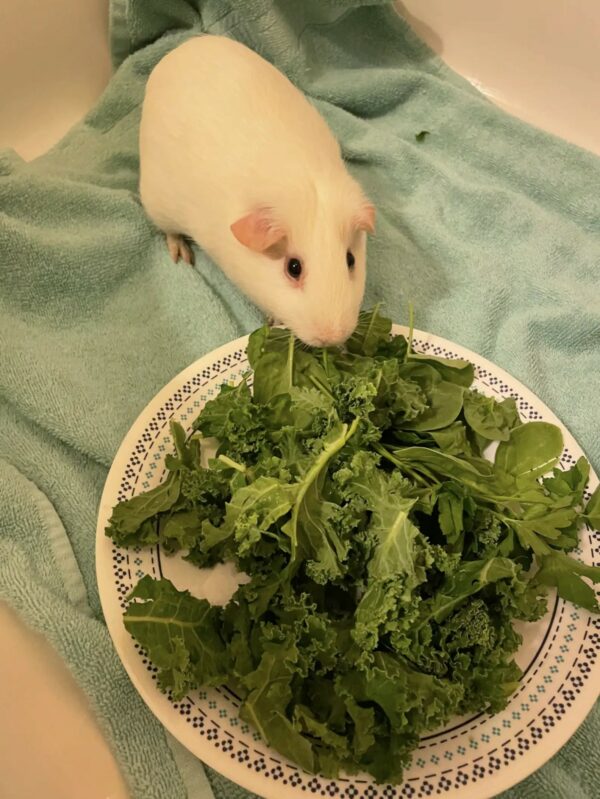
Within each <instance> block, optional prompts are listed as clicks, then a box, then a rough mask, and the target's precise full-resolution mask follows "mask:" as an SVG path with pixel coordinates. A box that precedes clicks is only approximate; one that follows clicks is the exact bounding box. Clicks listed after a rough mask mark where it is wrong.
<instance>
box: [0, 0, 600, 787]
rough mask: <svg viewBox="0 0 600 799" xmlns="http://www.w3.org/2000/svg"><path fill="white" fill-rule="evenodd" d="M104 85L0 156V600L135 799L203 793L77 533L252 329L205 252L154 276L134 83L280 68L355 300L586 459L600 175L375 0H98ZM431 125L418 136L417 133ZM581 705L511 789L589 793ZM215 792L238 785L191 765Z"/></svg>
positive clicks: (586, 729) (251, 319)
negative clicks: (110, 73) (205, 361)
mask: <svg viewBox="0 0 600 799" xmlns="http://www.w3.org/2000/svg"><path fill="white" fill-rule="evenodd" d="M111 20H112V47H113V56H114V63H115V67H116V72H115V75H114V77H113V79H112V81H111V83H110V85H109V87H108V89H107V90H106V92H105V94H104V96H103V97H102V99H101V100H100V102H99V103H98V105H97V107H96V108H95V109H94V110H93V111H92V112H91V113H90V114H89V115H88V116H87V118H86V119H85V120H84V121H83V122H82V123H81V124H79V125H78V126H77V127H76V128H74V129H73V130H72V131H71V132H70V133H69V134H68V135H67V136H66V137H65V139H64V140H63V141H62V142H60V144H58V145H57V146H56V147H55V148H54V149H53V150H52V151H51V152H50V153H48V154H47V155H45V156H44V157H42V158H40V159H38V160H36V161H35V162H33V163H31V164H25V163H23V162H21V161H19V159H18V158H17V157H16V156H15V155H14V154H11V153H3V154H0V176H1V177H0V259H1V269H0V531H1V537H0V598H2V599H5V600H6V601H8V602H9V603H10V604H11V605H12V606H13V607H14V608H15V609H16V610H17V611H18V612H19V613H20V614H21V615H22V617H23V619H24V620H25V621H26V622H27V623H28V624H29V625H31V626H32V627H33V628H35V629H36V630H39V631H42V632H43V633H45V634H46V636H47V637H48V639H49V640H50V641H51V642H52V643H53V645H54V646H55V647H56V649H57V650H58V651H59V652H60V654H61V655H62V656H63V657H64V659H65V660H66V661H67V663H68V664H69V666H70V668H71V670H72V672H73V674H74V675H75V677H76V678H77V679H78V680H79V682H80V684H81V685H82V686H83V688H84V689H85V691H86V692H87V694H88V696H89V697H90V700H91V702H92V705H93V707H94V709H95V711H96V713H97V715H98V718H99V721H100V723H101V725H102V728H103V730H104V732H105V734H106V736H107V738H108V740H109V743H110V744H111V746H112V748H113V751H114V753H115V755H116V757H117V759H118V761H119V763H120V765H121V767H122V770H123V773H124V775H125V777H126V779H127V781H128V784H129V787H130V790H131V794H132V796H133V797H136V798H139V799H153V798H154V797H156V799H166V798H167V799H179V797H185V796H187V797H188V798H189V799H193V797H197V798H198V799H207V797H210V795H211V794H210V788H209V786H208V784H207V783H205V782H204V779H205V777H204V772H203V770H202V766H201V764H200V763H199V761H196V760H195V759H194V758H192V757H191V756H189V755H187V754H186V753H185V752H183V751H182V749H181V747H178V746H177V745H175V744H174V742H173V741H172V740H171V739H170V738H169V737H168V736H167V735H166V734H165V732H164V731H163V729H162V727H161V726H160V725H159V724H158V722H157V721H156V720H155V719H154V718H153V716H152V715H151V714H150V712H149V711H147V710H146V709H145V706H144V704H143V702H142V701H141V700H140V699H139V698H138V696H137V694H136V692H135V690H134V689H133V688H132V687H131V685H130V684H129V682H128V680H127V678H126V676H125V673H124V671H123V669H122V668H121V666H120V664H119V661H118V658H117V656H116V655H115V653H114V651H113V649H112V647H111V643H110V639H109V636H108V634H107V631H106V628H105V626H104V624H103V622H102V614H101V611H100V605H99V600H98V590H97V586H96V580H95V575H94V536H95V519H96V510H97V506H98V500H99V497H100V492H101V489H102V485H103V482H104V480H105V478H106V474H107V470H108V468H109V466H110V463H111V460H112V458H113V456H114V454H115V452H116V449H117V447H118V445H119V443H120V441H121V439H122V437H123V436H124V435H125V433H126V432H127V430H128V428H129V426H130V424H131V423H132V422H133V420H134V419H135V417H136V416H137V414H138V413H139V412H140V410H141V409H142V408H143V407H144V405H145V404H146V403H147V402H148V400H150V399H151V397H152V396H153V395H154V394H155V393H156V392H157V391H158V390H159V389H160V388H161V386H163V385H164V384H165V383H166V382H167V381H168V380H169V379H170V378H171V377H173V375H175V374H176V373H177V372H178V371H179V370H180V369H182V368H183V367H185V366H187V365H188V364H189V363H190V362H192V361H193V360H195V359H196V358H198V357H200V356H201V355H203V354H204V353H206V352H208V351H209V350H211V349H213V348H214V347H216V346H218V345H219V344H222V343H223V342H225V341H227V340H229V339H232V338H234V337H236V336H238V335H240V334H242V333H244V332H248V331H250V330H251V329H253V328H254V327H255V326H257V325H258V324H259V323H260V322H261V317H260V314H259V313H258V312H257V310H256V309H255V308H254V307H253V306H252V305H251V304H250V303H249V302H248V301H247V300H246V299H245V298H244V297H243V296H241V294H240V292H239V291H237V289H236V288H235V287H234V286H232V285H231V284H230V283H229V282H228V281H227V280H226V279H225V278H224V276H223V275H222V273H221V272H220V271H219V269H217V268H216V267H215V266H214V265H213V264H211V263H210V262H209V260H208V259H207V258H206V257H204V256H203V255H202V254H201V253H197V260H196V267H195V269H191V268H189V267H187V266H186V265H185V264H178V265H173V264H172V263H171V261H170V260H169V257H168V254H167V251H166V247H165V244H164V240H163V238H162V237H161V236H160V235H158V234H157V232H156V231H154V230H153V228H152V226H151V225H150V223H149V222H148V220H147V219H146V217H145V216H144V213H143V210H142V208H141V207H140V204H139V200H138V197H137V194H136V186H137V178H138V174H137V173H138V152H137V128H138V121H139V106H140V101H141V99H142V95H143V89H144V83H145V80H146V78H147V75H148V73H149V71H150V69H151V68H152V67H153V66H154V64H156V62H157V61H158V60H159V59H160V58H161V56H163V55H164V54H165V53H166V52H167V51H168V50H170V49H171V48H173V47H174V46H176V45H177V44H179V43H181V42H182V41H184V40H185V39H186V38H187V37H188V36H189V35H191V34H193V33H200V32H201V31H208V32H211V33H219V34H227V35H230V36H232V37H235V38H237V39H239V40H241V41H243V42H245V43H246V44H248V45H250V46H251V47H253V48H254V49H256V50H257V51H258V52H259V53H260V54H262V55H263V56H265V57H266V58H268V59H269V60H271V61H272V62H273V63H275V64H276V65H277V66H278V67H279V68H280V69H282V70H283V71H284V72H286V73H287V74H288V75H289V76H290V77H291V78H292V79H293V80H294V81H295V82H296V83H297V84H298V85H299V86H300V87H301V88H302V89H303V90H304V91H305V92H306V93H307V94H308V95H309V97H310V98H311V99H312V100H313V101H314V103H315V104H316V106H317V107H318V109H319V110H320V111H321V112H322V113H323V115H324V116H325V117H326V119H327V120H328V122H329V123H330V125H331V127H332V128H333V130H334V132H335V133H336V134H337V135H338V137H339V138H340V140H341V142H342V146H343V150H344V154H345V156H346V158H347V159H348V161H349V164H350V168H351V170H352V171H353V173H354V174H355V175H356V176H357V177H358V178H359V179H360V180H361V181H362V183H363V185H364V187H365V189H366V190H367V192H368V193H369V194H370V195H371V197H372V198H373V200H374V201H375V203H376V205H377V207H378V211H379V218H378V231H377V236H376V238H375V239H373V241H372V242H371V244H370V254H369V274H368V289H367V295H366V299H365V304H367V305H370V304H372V303H374V302H376V301H379V300H383V301H384V305H385V308H386V310H387V312H388V313H389V314H390V315H391V316H393V317H394V318H395V319H396V320H399V321H405V320H406V308H407V304H408V302H409V301H412V302H413V303H414V306H415V309H416V317H417V318H416V321H417V324H418V326H419V327H420V328H422V329H426V330H430V331H432V332H434V333H437V334H439V335H442V336H445V337H447V338H450V339H453V340H455V341H457V342H460V343H461V344H463V345H465V346H467V347H470V348H471V349H473V350H476V351H477V352H479V353H481V354H482V355H484V356H486V357H488V358H490V359H492V360H493V361H495V362H496V363H497V364H499V365H501V366H502V367H504V368H506V369H507V370H508V371H510V372H511V373H512V374H513V375H515V376H516V377H517V378H519V379H520V380H522V381H523V382H524V383H526V384H527V385H529V386H530V387H531V388H532V389H533V390H534V391H535V392H536V393H537V394H538V395H539V396H540V397H541V398H542V399H543V400H544V401H545V402H546V403H547V404H548V405H549V406H550V407H551V408H553V409H554V410H555V411H556V413H557V414H558V415H559V416H560V417H561V418H562V419H563V421H564V422H565V423H566V425H567V426H568V427H569V428H570V429H571V431H572V432H573V433H574V435H575V436H576V438H577V439H578V440H579V442H580V444H581V445H582V446H583V448H584V449H585V450H586V451H587V454H588V456H589V457H590V459H591V461H592V463H593V464H594V466H595V468H596V470H598V468H599V466H600V436H599V434H598V431H599V430H600V402H598V395H599V394H600V192H599V191H598V187H599V186H600V160H599V159H597V158H596V157H594V156H593V155H591V154H589V153H586V152H584V151H582V150H579V149H577V148H576V147H573V146H570V145H568V144H566V143H565V142H562V141H559V140H557V139H555V138H553V137H551V136H548V135H546V134H544V133H542V132H540V131H538V130H535V129H533V128H531V127H528V126H527V125H524V124H523V123H521V122H519V121H517V120H515V119H513V118H512V117H510V116H507V115H506V114H504V113H503V112H502V111H500V110H498V109H497V108H495V107H494V106H493V105H491V104H490V103H489V102H488V101H487V100H486V99H485V98H483V97H482V96H481V95H480V94H478V93H477V92H476V91H475V90H474V89H473V88H472V87H471V86H470V85H469V84H468V83H467V82H466V81H464V80H463V79H462V78H460V77H458V76H457V75H455V74H454V73H453V72H451V71H450V70H449V69H448V68H447V67H445V66H444V65H443V64H442V63H441V62H440V61H439V60H438V59H437V58H436V57H434V56H433V55H432V53H431V52H430V51H429V50H428V49H427V48H426V47H425V46H424V45H423V44H422V43H421V42H419V41H418V40H417V39H416V38H415V37H414V36H413V34H412V33H411V32H410V30H409V29H408V28H407V26H406V25H405V24H404V22H403V21H401V20H400V19H399V18H397V16H396V15H395V13H394V12H393V10H392V9H391V8H389V7H386V6H384V4H382V3H377V2H375V1H374V0H372V1H371V2H369V0H362V2H361V0H303V2H299V0H279V2H272V1H271V0H196V1H195V2H194V0H173V1H172V2H169V3H167V2H163V0H129V2H127V0H113V3H112V8H111ZM422 130H428V131H429V135H427V136H425V137H424V138H423V139H422V140H421V141H419V140H417V138H416V134H418V133H419V132H420V131H422ZM599 742H600V714H599V713H598V712H597V709H596V710H595V711H594V712H593V713H592V714H591V715H590V717H589V718H588V720H587V721H586V722H585V724H584V725H583V726H582V727H581V729H580V730H579V731H578V732H577V733H576V734H575V736H574V737H573V739H572V740H571V741H570V742H569V744H567V745H566V746H565V747H564V749H563V750H562V751H561V752H560V753H559V754H558V755H556V756H555V757H554V758H553V759H552V761H551V762H550V763H549V764H548V765H547V766H545V767H544V768H543V769H541V770H540V771H539V772H538V773H536V774H535V775H534V776H532V777H531V778H529V779H528V780H527V781H526V782H524V783H523V784H522V785H520V786H519V787H518V788H516V789H514V790H513V791H511V792H509V794H507V796H509V797H515V799H516V797H519V799H538V798H539V799H542V797H546V796H552V797H553V799H563V798H564V799H567V798H568V799H584V797H585V798H587V799H592V797H596V796H599V795H600V777H599V776H598V775H599V772H598V769H597V763H598V758H599V756H600V743H599ZM207 772H208V777H209V779H210V781H211V783H212V788H213V791H214V795H215V796H216V797H217V798H218V799H225V798H226V799H234V798H235V797H242V796H243V797H246V796H247V794H246V792H245V791H242V790H241V789H238V788H236V787H234V786H232V784H231V783H229V782H228V781H227V780H225V779H223V778H221V777H219V776H218V775H215V774H214V773H213V772H210V771H209V770H208V769H207Z"/></svg>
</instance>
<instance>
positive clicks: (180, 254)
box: [166, 233, 194, 266]
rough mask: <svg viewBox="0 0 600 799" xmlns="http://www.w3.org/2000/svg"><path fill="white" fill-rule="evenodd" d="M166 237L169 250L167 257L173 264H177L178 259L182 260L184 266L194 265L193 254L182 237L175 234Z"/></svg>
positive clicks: (168, 234)
mask: <svg viewBox="0 0 600 799" xmlns="http://www.w3.org/2000/svg"><path fill="white" fill-rule="evenodd" d="M166 236H167V248H168V250H169V255H170V256H171V258H172V259H173V263H177V261H179V259H180V258H183V260H184V261H185V262H186V264H190V266H191V265H192V264H193V263H194V253H193V252H192V248H191V247H190V245H189V244H188V243H187V242H186V241H185V239H184V238H183V236H180V235H179V234H177V233H167V234H166Z"/></svg>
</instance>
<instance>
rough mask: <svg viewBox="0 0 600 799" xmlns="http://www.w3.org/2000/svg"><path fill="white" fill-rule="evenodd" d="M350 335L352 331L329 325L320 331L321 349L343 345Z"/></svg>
mask: <svg viewBox="0 0 600 799" xmlns="http://www.w3.org/2000/svg"><path fill="white" fill-rule="evenodd" d="M349 335H350V331H347V330H344V329H343V328H341V327H337V326H334V325H329V326H328V327H324V328H323V329H322V330H321V331H320V335H319V341H320V346H321V347H336V346H337V345H338V344H343V343H344V341H346V339H347V338H348V336H349Z"/></svg>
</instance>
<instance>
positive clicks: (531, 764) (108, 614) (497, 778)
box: [94, 324, 600, 799]
mask: <svg viewBox="0 0 600 799" xmlns="http://www.w3.org/2000/svg"><path fill="white" fill-rule="evenodd" d="M392 332H393V333H394V334H396V335H398V334H401V335H404V336H406V337H407V338H408V335H409V332H410V331H409V328H408V327H407V326H406V325H398V324H392ZM412 333H413V338H414V339H420V340H421V341H423V342H427V341H431V342H432V343H434V345H436V346H437V345H442V346H447V347H448V348H449V349H450V351H453V350H454V351H456V350H457V349H458V350H459V352H458V353H456V354H457V355H459V357H461V358H464V359H466V360H469V361H470V362H471V363H474V364H475V365H476V366H478V367H483V368H487V369H489V370H490V371H492V373H493V374H494V376H495V377H499V378H501V379H503V380H505V381H507V382H509V383H510V384H511V385H512V387H514V389H515V390H518V391H522V392H523V394H524V395H530V396H532V397H534V398H535V400H536V401H537V402H538V403H539V405H540V406H541V408H542V409H543V411H544V414H545V416H546V420H547V421H549V422H551V423H553V424H556V425H558V426H559V427H560V428H561V429H562V431H563V432H564V433H565V434H566V436H567V437H569V438H570V439H571V440H572V441H573V442H574V443H575V444H576V446H577V448H578V449H580V450H581V451H582V452H583V454H584V456H585V457H586V459H587V460H588V462H589V458H588V457H587V454H586V452H585V450H584V448H583V447H582V446H581V444H579V442H578V441H577V439H575V437H574V436H573V434H572V433H571V431H570V429H569V428H568V427H567V425H565V424H564V423H563V422H562V421H561V420H560V419H559V418H558V416H557V415H556V414H555V413H554V412H553V411H552V410H551V409H550V408H549V407H548V406H547V405H546V404H545V403H544V402H543V400H541V399H540V397H538V395H537V394H535V393H534V392H533V391H532V390H531V389H530V388H528V387H527V386H526V385H525V384H524V383H522V382H521V381H520V380H518V379H517V378H516V377H514V376H513V375H511V374H510V373H509V372H508V371H506V370H505V369H503V368H502V367H501V366H499V365H498V364H496V363H494V362H493V361H490V360H489V359H488V358H486V357H484V356H482V355H479V354H478V353H476V352H474V351H473V350H471V349H469V348H468V347H464V346H463V345H462V344H460V343H459V342H455V341H451V340H450V339H446V338H444V337H442V336H439V335H437V334H435V333H432V332H427V331H423V330H420V329H417V328H414V329H413V331H412ZM248 338H249V335H242V336H239V337H238V338H236V339H232V340H230V341H228V342H226V343H225V344H223V345H221V346H219V347H217V348H215V349H214V350H211V351H210V352H208V353H206V354H205V355H203V356H201V357H200V358H198V359H196V360H195V361H193V362H192V363H190V364H189V365H188V366H187V367H185V368H184V369H182V370H181V371H180V372H179V373H178V374H176V375H175V376H174V377H173V378H172V379H171V380H169V382H168V383H166V384H165V385H164V386H163V387H162V388H161V389H160V390H159V391H157V392H156V394H155V395H154V396H153V397H152V398H151V399H150V400H149V401H148V402H147V403H146V405H145V406H144V407H143V408H142V410H141V411H140V412H139V413H138V415H137V417H136V418H135V420H134V421H133V423H132V424H131V426H130V427H129V429H128V431H127V433H126V434H125V436H124V437H123V439H122V441H121V444H120V445H119V448H118V449H117V452H116V454H115V456H114V458H113V460H112V463H111V465H110V468H109V471H108V474H107V477H106V480H105V483H104V486H103V490H102V495H101V498H100V502H99V504H98V508H97V523H96V541H95V548H94V549H95V561H96V563H95V573H96V581H97V586H98V594H99V598H100V605H101V608H102V614H103V618H104V621H105V624H106V627H107V629H108V632H109V635H110V638H111V642H112V645H113V646H114V648H115V651H116V652H117V654H118V656H119V660H120V662H121V665H122V667H123V668H124V670H125V672H126V673H127V675H128V677H129V679H130V680H131V682H132V684H133V686H134V688H135V689H136V691H137V692H138V694H139V695H140V697H141V698H142V699H143V701H144V703H145V705H146V707H147V709H148V710H149V711H150V712H151V713H152V714H153V715H154V717H155V718H156V719H157V721H158V722H159V723H160V724H161V725H162V726H163V728H164V729H165V730H166V731H167V732H169V733H170V734H171V735H173V737H174V738H176V739H177V740H178V741H179V743H180V744H181V745H182V746H184V747H185V748H186V749H187V750H188V751H190V752H191V753H192V754H193V755H194V756H195V757H198V759H199V760H200V761H201V762H202V763H203V764H205V765H207V766H209V767H210V768H214V769H215V770H216V771H218V772H219V773H220V774H222V775H223V776H224V777H226V778H227V779H229V780H231V781H232V782H234V783H236V784H238V785H240V786H241V787H243V788H244V789H246V790H248V791H250V792H252V793H255V794H258V795H260V796H262V797H264V799H281V789H282V788H283V786H280V785H279V784H278V783H277V782H275V781H271V782H269V783H265V785H264V788H265V792H264V793H263V792H262V791H263V788H262V787H261V789H260V792H259V790H258V789H257V786H256V784H255V783H254V782H253V781H252V778H253V777H254V778H255V777H256V775H254V774H253V772H250V773H248V772H247V771H246V769H243V768H240V767H239V766H240V764H238V763H237V762H234V761H231V760H229V759H227V758H226V757H225V756H224V753H223V752H222V751H220V750H218V749H216V747H214V746H210V747H209V746H206V745H204V748H203V747H202V746H197V745H194V744H192V745H191V746H190V738H189V737H188V736H187V735H185V734H183V732H182V730H183V731H187V728H185V727H183V728H182V727H180V726H179V725H178V724H175V723H174V722H173V720H172V719H171V718H170V716H169V714H168V713H167V714H164V716H165V718H166V719H167V721H164V720H163V718H162V717H161V716H160V715H159V714H158V710H157V709H156V706H157V704H158V705H160V704H162V703H163V702H164V703H166V705H167V706H168V707H169V708H171V709H172V705H171V704H170V703H169V700H168V699H167V697H166V696H165V695H164V694H162V693H161V692H160V690H159V689H158V687H157V686H154V687H153V688H152V689H150V687H149V686H148V687H147V686H146V685H144V684H142V681H141V680H140V679H139V678H138V675H137V673H136V672H135V670H134V669H133V667H132V664H131V663H130V662H129V655H128V653H126V652H124V647H123V646H122V640H121V638H120V636H119V635H118V634H117V629H116V628H117V626H119V628H120V629H119V630H118V632H121V633H122V632H123V631H124V630H125V627H124V625H123V623H122V614H120V616H119V618H118V619H114V611H113V609H112V608H111V607H109V601H110V600H109V596H108V591H107V590H106V588H103V587H102V586H103V583H104V575H103V574H102V566H103V565H104V564H105V563H106V553H107V542H108V541H109V539H107V538H106V536H105V533H104V524H105V521H106V520H107V519H108V516H107V515H106V510H107V509H109V510H110V511H112V502H111V503H108V501H107V497H108V495H109V494H113V493H114V487H113V482H114V480H115V478H116V475H118V476H119V479H120V477H121V475H122V467H123V466H124V464H125V463H126V462H127V459H128V457H129V455H130V453H131V448H132V444H134V443H135V442H136V441H137V439H138V438H139V435H140V432H141V431H142V430H143V429H144V427H145V424H146V421H147V419H148V418H149V417H150V416H152V415H153V409H157V408H159V407H160V406H161V405H162V404H163V403H164V401H165V400H167V399H169V397H170V396H171V394H172V393H173V392H174V391H175V390H177V389H178V388H179V386H180V385H181V384H182V383H183V382H185V381H186V380H187V379H188V378H189V377H191V376H193V375H196V374H197V373H198V372H199V371H201V370H202V368H205V367H206V366H207V365H210V364H211V363H212V362H214V361H215V360H217V359H219V358H220V357H222V356H223V355H226V354H230V353H231V352H232V351H233V350H235V349H245V345H246V343H247V341H248ZM426 354H427V355H429V353H426ZM432 357H435V356H432ZM567 444H568V442H566V441H565V445H567ZM589 481H590V486H591V487H592V489H593V486H594V485H596V484H598V476H597V475H596V473H595V470H594V468H593V466H592V465H591V462H590V477H589ZM119 623H120V624H119ZM599 696H600V683H599V685H598V688H597V689H596V690H595V691H594V687H593V680H588V681H587V682H586V684H585V689H584V690H582V692H581V695H580V697H579V700H580V704H581V705H583V704H584V703H585V708H583V707H579V708H578V710H579V712H577V713H571V714H570V715H568V717H567V718H563V719H562V721H561V726H560V734H555V735H554V736H551V737H550V740H549V741H548V740H547V741H546V742H545V744H544V746H538V747H536V748H535V749H530V750H529V752H528V753H527V756H526V757H524V758H523V759H522V760H521V761H520V762H521V763H523V764H525V763H526V764H527V766H526V768H525V769H522V770H517V771H521V776H519V777H517V779H516V780H515V779H510V774H511V773H512V772H513V769H503V770H502V771H500V772H497V773H494V774H489V775H488V776H487V777H486V778H485V779H484V780H482V781H481V782H479V783H477V791H478V792H477V799H492V797H494V796H497V795H498V793H500V792H502V791H505V790H508V789H509V788H511V787H514V786H515V785H518V784H519V783H520V782H522V781H523V780H525V779H527V778H528V777H529V776H531V775H532V774H533V773H535V772H536V771H537V770H538V769H540V768H541V767H542V766H543V765H545V763H547V762H548V761H549V760H550V759H551V758H552V757H553V756H554V755H555V754H556V753H557V752H558V751H559V750H560V749H561V748H562V747H563V746H564V745H565V744H566V743H567V742H568V741H569V740H570V739H571V738H572V736H573V735H574V733H575V732H576V731H577V729H579V727H580V726H581V725H582V724H583V723H584V721H585V720H586V718H587V717H588V715H589V714H590V713H591V711H592V709H593V708H594V705H595V703H596V701H597V699H598V697H599ZM582 700H583V701H582ZM493 715H495V714H492V717H493ZM175 718H176V717H175ZM169 722H171V723H169ZM197 740H198V743H201V742H202V739H197ZM263 748H266V749H267V750H269V749H270V747H266V745H263ZM200 750H201V751H202V754H199V752H200ZM271 751H275V750H271ZM284 759H285V758H284ZM226 766H232V767H233V768H231V767H230V768H226ZM525 772H526V773H525ZM507 777H508V779H507ZM358 780H360V775H358ZM285 787H286V788H288V787H289V786H285ZM465 787H466V786H465ZM462 792H463V791H462V789H457V790H456V791H454V790H452V791H448V793H447V796H449V797H453V796H457V797H460V796H462Z"/></svg>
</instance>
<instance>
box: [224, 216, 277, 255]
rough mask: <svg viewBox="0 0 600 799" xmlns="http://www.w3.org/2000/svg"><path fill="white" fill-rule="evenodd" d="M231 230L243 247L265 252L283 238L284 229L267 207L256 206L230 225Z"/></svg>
mask: <svg viewBox="0 0 600 799" xmlns="http://www.w3.org/2000/svg"><path fill="white" fill-rule="evenodd" d="M231 232H232V233H233V235H234V236H235V237H236V239H237V240H238V241H239V242H240V244H243V245H244V247H248V248H249V249H250V250H254V252H262V253H265V254H269V253H267V250H270V251H272V250H273V248H275V249H276V247H275V245H277V244H279V243H280V242H281V241H282V240H283V239H284V238H285V231H284V230H283V229H282V228H281V226H280V225H279V224H278V222H277V221H276V220H275V218H274V216H273V212H272V211H271V210H270V209H269V208H258V209H257V210H256V211H251V212H250V213H249V214H246V216H242V217H241V218H240V219H238V220H237V221H236V222H234V223H233V225H231Z"/></svg>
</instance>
